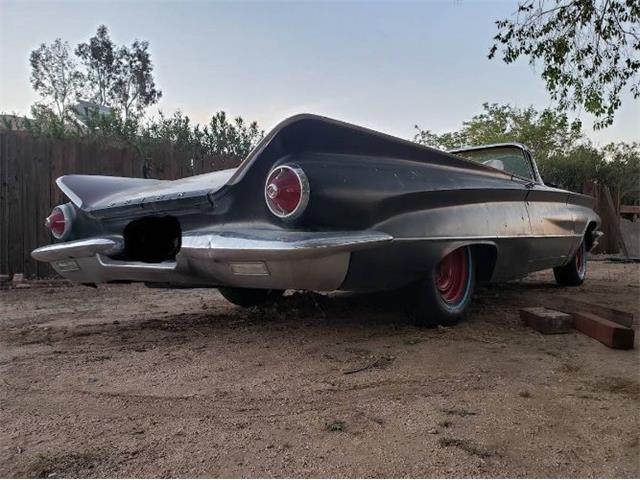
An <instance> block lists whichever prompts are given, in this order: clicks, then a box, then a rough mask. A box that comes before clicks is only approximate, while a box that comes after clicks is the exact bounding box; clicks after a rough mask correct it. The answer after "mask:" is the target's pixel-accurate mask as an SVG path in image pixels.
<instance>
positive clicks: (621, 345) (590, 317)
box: [573, 312, 634, 350]
mask: <svg viewBox="0 0 640 480" xmlns="http://www.w3.org/2000/svg"><path fill="white" fill-rule="evenodd" d="M573 320H574V324H575V329H576V330H578V331H579V332H582V333H584V334H585V335H588V336H590V337H591V338H595V339H596V340H598V341H599V342H601V343H604V344H605V345H606V346H608V347H610V348H616V349H621V350H628V349H631V348H633V337H634V332H633V330H632V329H630V328H627V327H623V326H622V325H620V324H618V323H615V322H611V321H609V320H607V319H606V318H602V317H599V316H598V315H594V314H592V313H585V312H575V313H573Z"/></svg>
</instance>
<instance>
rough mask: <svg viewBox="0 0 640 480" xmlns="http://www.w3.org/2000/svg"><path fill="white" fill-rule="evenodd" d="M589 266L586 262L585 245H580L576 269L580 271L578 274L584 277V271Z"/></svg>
mask: <svg viewBox="0 0 640 480" xmlns="http://www.w3.org/2000/svg"><path fill="white" fill-rule="evenodd" d="M586 266H587V264H586V261H585V254H584V244H582V245H580V248H578V251H577V252H576V269H577V270H578V274H579V275H580V276H581V277H582V276H583V275H584V271H585V268H586Z"/></svg>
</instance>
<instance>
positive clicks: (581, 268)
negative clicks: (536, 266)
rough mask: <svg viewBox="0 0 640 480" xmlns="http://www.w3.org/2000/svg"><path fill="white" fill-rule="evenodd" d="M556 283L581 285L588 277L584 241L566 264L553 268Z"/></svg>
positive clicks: (570, 285) (573, 285) (567, 285)
mask: <svg viewBox="0 0 640 480" xmlns="http://www.w3.org/2000/svg"><path fill="white" fill-rule="evenodd" d="M553 276H554V277H556V283H557V284H558V285H560V286H563V287H579V286H580V285H582V284H583V283H584V280H585V278H587V250H586V247H585V244H584V241H583V242H582V243H581V244H580V247H579V248H578V251H577V252H576V254H575V255H574V256H573V257H571V260H570V261H569V263H567V264H566V265H563V266H561V267H556V268H554V269H553Z"/></svg>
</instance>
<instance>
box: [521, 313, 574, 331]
mask: <svg viewBox="0 0 640 480" xmlns="http://www.w3.org/2000/svg"><path fill="white" fill-rule="evenodd" d="M520 318H521V319H522V321H523V322H524V323H525V324H526V325H528V326H530V327H531V328H533V329H534V330H537V331H539V332H540V333H544V334H545V335H549V334H556V333H569V332H570V331H571V329H572V328H573V317H572V316H571V315H569V314H567V313H563V312H558V311H556V310H549V309H548V308H544V307H531V308H522V309H520Z"/></svg>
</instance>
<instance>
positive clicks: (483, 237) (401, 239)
mask: <svg viewBox="0 0 640 480" xmlns="http://www.w3.org/2000/svg"><path fill="white" fill-rule="evenodd" d="M581 237H582V235H580V234H569V235H544V234H531V235H527V234H523V235H478V236H468V237H394V239H393V241H394V242H414V241H421V242H422V241H429V242H438V241H470V240H504V239H512V238H522V239H525V238H581Z"/></svg>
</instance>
